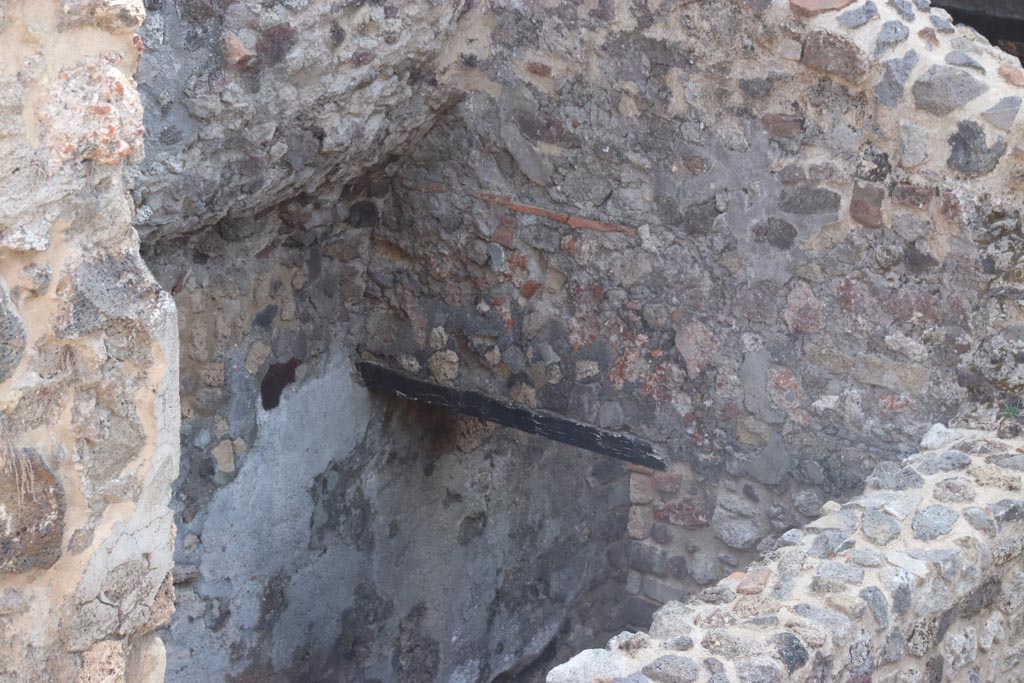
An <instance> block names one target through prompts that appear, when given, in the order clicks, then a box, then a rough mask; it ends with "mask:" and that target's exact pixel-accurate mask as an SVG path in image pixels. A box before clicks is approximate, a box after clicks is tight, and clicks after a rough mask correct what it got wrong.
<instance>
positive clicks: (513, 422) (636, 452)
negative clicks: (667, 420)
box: [358, 361, 668, 470]
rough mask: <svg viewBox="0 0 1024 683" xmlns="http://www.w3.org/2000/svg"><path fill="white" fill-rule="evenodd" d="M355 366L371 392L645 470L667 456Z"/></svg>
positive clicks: (379, 368) (503, 404) (645, 445)
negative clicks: (598, 454)
mask: <svg viewBox="0 0 1024 683" xmlns="http://www.w3.org/2000/svg"><path fill="white" fill-rule="evenodd" d="M358 367H359V374H360V375H361V376H362V378H363V382H364V383H365V384H366V388H367V389H370V390H371V391H379V392H382V393H387V394H391V395H393V396H398V397H399V398H404V399H407V400H410V401H419V402H421V403H426V404H428V405H432V406H438V407H440V408H447V409H448V410H454V411H455V412H457V413H461V414H463V415H469V416H470V417H478V418H480V419H482V420H487V421H488V422H494V423H496V424H500V425H502V426H505V427H511V428H513V429H518V430H520V431H523V432H527V433H528V434H537V435H538V436H543V437H545V438H548V439H551V440H552V441H558V442H560V443H564V444H569V445H570V446H576V447H578V448H583V449H585V450H588V451H593V452H595V453H601V454H602V455H610V456H611V457H613V458H618V459H619V460H625V461H626V462H631V463H635V464H637V465H643V466H644V467H650V468H651V469H656V470H664V469H666V468H667V467H668V460H667V459H666V458H665V456H664V455H662V454H661V453H660V452H659V450H658V448H657V447H656V446H655V445H654V444H653V443H651V442H649V441H645V440H643V439H640V438H637V437H635V436H633V435H632V434H624V433H622V432H612V431H608V430H607V429H601V428H600V427H595V426H594V425H589V424H586V423H585V422H580V421H578V420H573V419H570V418H567V417H564V416H562V415H558V414H556V413H552V412H549V411H547V410H536V409H533V408H527V407H525V406H521V405H516V404H514V403H509V402H507V401H501V400H499V399H496V398H492V397H490V396H486V395H484V394H481V393H479V392H476V391H463V390H461V389H455V388H453V387H446V386H443V385H441V384H434V383H433V382H427V381H425V380H422V379H417V378H415V377H411V376H409V375H407V374H405V373H402V372H398V371H396V370H392V369H391V368H389V367H386V366H384V365H380V364H378V363H370V362H367V361H362V362H360V363H358Z"/></svg>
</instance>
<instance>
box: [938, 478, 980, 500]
mask: <svg viewBox="0 0 1024 683" xmlns="http://www.w3.org/2000/svg"><path fill="white" fill-rule="evenodd" d="M932 495H933V496H935V500H937V501H939V502H940V503H967V502H970V501H972V500H974V495H975V494H974V485H973V484H971V482H970V480H969V479H967V478H966V477H949V478H948V479H943V480H942V481H940V482H939V483H938V484H936V485H935V489H934V490H933V491H932Z"/></svg>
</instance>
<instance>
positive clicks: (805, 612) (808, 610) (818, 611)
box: [793, 602, 853, 638]
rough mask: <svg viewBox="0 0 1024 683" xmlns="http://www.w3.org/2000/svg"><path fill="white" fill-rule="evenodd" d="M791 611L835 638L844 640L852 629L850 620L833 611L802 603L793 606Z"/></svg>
mask: <svg viewBox="0 0 1024 683" xmlns="http://www.w3.org/2000/svg"><path fill="white" fill-rule="evenodd" d="M793 611H794V612H796V613H797V614H799V615H800V616H801V617H803V618H804V619H807V620H808V621H810V622H813V623H815V624H817V625H818V626H821V627H823V628H825V629H826V630H828V631H829V632H830V633H831V634H832V635H834V636H835V637H837V638H846V637H847V636H848V635H849V634H850V630H851V629H852V628H853V624H852V623H851V622H850V619H849V618H848V617H846V616H845V615H843V614H841V613H839V612H836V611H835V610H830V609H825V608H824V607H818V606H817V605H811V604H808V603H806V602H802V603H800V604H798V605H794V606H793Z"/></svg>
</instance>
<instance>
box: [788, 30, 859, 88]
mask: <svg viewBox="0 0 1024 683" xmlns="http://www.w3.org/2000/svg"><path fill="white" fill-rule="evenodd" d="M800 61H801V62H802V63H804V64H805V65H807V66H808V67H809V68H811V69H814V70H815V71H821V72H823V73H827V74H832V75H833V76H839V77H840V78H845V79H846V80H848V81H851V82H853V83H860V82H861V81H863V80H864V77H865V76H867V74H868V58H867V55H865V54H864V51H863V50H861V49H860V48H859V47H857V45H856V44H855V43H854V42H853V41H851V40H849V39H847V38H844V37H842V36H837V35H835V34H833V33H829V32H828V31H814V32H812V33H811V34H810V35H809V36H807V39H806V40H805V41H804V51H803V56H802V57H801V58H800Z"/></svg>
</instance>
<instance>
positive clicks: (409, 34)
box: [135, 0, 472, 238]
mask: <svg viewBox="0 0 1024 683" xmlns="http://www.w3.org/2000/svg"><path fill="white" fill-rule="evenodd" d="M466 4H472V3H471V2H469V3H467V2H466V1H464V0H458V1H456V2H433V1H430V0H415V1H405V0H403V1H402V2H365V1H364V0H343V1H340V2H310V0H284V1H283V2H262V1H259V0H245V1H243V2H222V1H220V0H216V1H211V0H166V1H165V0H148V2H147V6H148V8H149V9H150V10H151V11H150V14H149V17H148V19H147V21H146V24H145V26H144V27H143V29H142V31H141V32H140V34H141V36H142V38H143V39H144V40H145V42H146V45H147V51H146V53H145V54H144V55H143V57H142V60H141V63H140V73H141V78H140V81H141V94H142V97H143V100H144V101H145V103H146V119H145V124H146V131H147V139H146V144H147V147H148V149H149V154H148V155H147V158H146V160H145V161H144V162H143V163H142V164H140V165H139V167H138V170H137V172H136V175H135V182H136V187H137V190H136V204H137V206H138V216H137V217H136V223H137V225H138V227H139V230H140V232H141V233H142V234H143V236H146V235H148V234H150V233H151V232H152V233H154V237H156V238H159V237H167V236H169V235H174V234H181V233H188V232H194V231H196V230H202V229H204V228H208V227H210V226H212V225H214V224H216V223H218V222H222V223H223V225H224V226H225V229H227V230H231V229H233V227H232V226H235V224H234V223H233V221H234V219H236V218H245V217H248V216H252V215H253V214H255V213H258V212H259V211H261V210H264V209H267V208H269V207H271V206H274V205H276V204H278V203H280V202H282V201H284V200H287V199H291V198H292V197H296V196H299V195H302V194H303V193H308V192H314V191H315V190H316V188H317V187H319V186H320V185H321V184H322V183H323V182H324V181H325V180H326V179H330V180H331V181H332V182H333V183H334V184H336V185H340V184H343V183H345V182H347V181H349V180H352V179H354V178H356V177H358V176H359V175H361V173H362V172H363V170H365V169H366V168H369V167H370V166H373V165H375V164H378V163H383V162H386V161H388V160H389V159H391V158H392V157H391V155H393V154H395V153H397V152H399V151H400V150H401V148H402V147H403V145H404V144H405V143H406V142H407V141H409V140H410V139H413V138H415V137H416V136H417V135H418V134H419V133H420V132H421V131H422V130H424V129H425V128H427V127H429V124H430V123H431V122H432V121H433V120H434V119H435V118H436V117H437V116H438V114H439V113H440V112H441V111H443V110H444V109H446V108H447V107H448V106H450V104H451V102H452V97H453V96H454V94H455V91H454V90H452V89H450V88H443V87H440V86H439V84H438V78H439V74H438V71H440V70H441V68H442V66H443V65H442V64H441V63H438V62H436V61H435V58H436V57H438V55H439V54H440V53H441V52H442V50H443V49H444V48H445V46H446V43H447V41H448V39H449V37H450V36H451V35H452V34H453V32H455V31H458V30H461V28H462V27H461V25H460V18H461V17H462V15H463V14H464V8H463V6H464V5H466ZM234 229H238V228H237V226H235V227H234Z"/></svg>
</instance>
